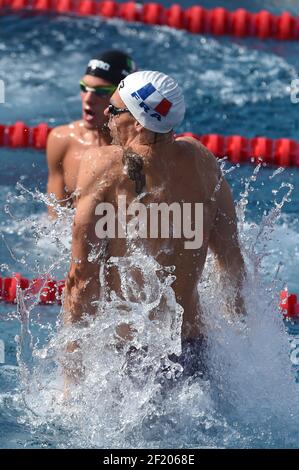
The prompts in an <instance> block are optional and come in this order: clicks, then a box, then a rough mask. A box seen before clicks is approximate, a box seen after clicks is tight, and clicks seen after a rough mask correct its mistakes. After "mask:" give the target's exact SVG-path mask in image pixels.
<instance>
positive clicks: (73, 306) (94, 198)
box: [64, 160, 104, 324]
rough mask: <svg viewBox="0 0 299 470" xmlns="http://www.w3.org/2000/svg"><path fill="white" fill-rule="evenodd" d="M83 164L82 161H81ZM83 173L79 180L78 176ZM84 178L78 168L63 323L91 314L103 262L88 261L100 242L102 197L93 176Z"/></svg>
mask: <svg viewBox="0 0 299 470" xmlns="http://www.w3.org/2000/svg"><path fill="white" fill-rule="evenodd" d="M82 162H83V160H82ZM82 173H83V176H82ZM91 173H92V172H90V174H89V175H86V172H82V166H81V167H80V171H79V176H78V186H77V190H76V192H78V193H79V196H78V197H77V209H76V215H75V218H74V223H73V231H72V259H71V266H70V270H69V274H68V277H67V282H66V290H65V303H64V311H65V323H66V324H69V323H75V322H78V321H80V320H81V319H82V316H83V314H84V313H85V314H91V315H93V314H95V313H96V309H97V307H96V306H95V305H91V303H92V301H97V300H99V295H100V286H99V270H100V263H101V262H103V261H104V260H103V259H99V257H91V256H90V253H91V250H93V252H95V253H99V252H100V249H101V246H102V244H103V240H99V239H98V238H97V236H96V223H97V221H98V218H99V217H98V216H96V215H95V211H96V206H97V205H98V204H99V203H101V202H103V194H102V193H101V192H100V191H97V190H96V182H95V179H94V175H92V174H91Z"/></svg>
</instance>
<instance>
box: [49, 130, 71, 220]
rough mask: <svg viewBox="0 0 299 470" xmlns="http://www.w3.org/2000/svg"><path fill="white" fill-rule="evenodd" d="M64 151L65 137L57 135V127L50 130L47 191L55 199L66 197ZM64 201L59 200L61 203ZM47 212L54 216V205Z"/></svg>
mask: <svg viewBox="0 0 299 470" xmlns="http://www.w3.org/2000/svg"><path fill="white" fill-rule="evenodd" d="M65 152H66V137H65V136H60V135H59V129H53V130H52V132H50V134H49V137H48V141H47V162H48V184H47V193H48V194H54V195H55V197H56V199H57V201H63V200H64V199H66V197H67V194H66V191H65V185H64V176H63V167H62V161H63V157H64V155H65ZM63 204H64V203H63V202H61V205H63ZM48 214H49V215H50V216H51V217H53V218H55V217H57V213H56V210H55V208H54V207H52V206H50V205H49V206H48Z"/></svg>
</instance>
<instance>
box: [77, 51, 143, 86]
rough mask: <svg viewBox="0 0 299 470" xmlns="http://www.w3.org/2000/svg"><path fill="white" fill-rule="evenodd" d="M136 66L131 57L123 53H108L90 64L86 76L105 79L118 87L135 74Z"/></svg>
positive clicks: (92, 60)
mask: <svg viewBox="0 0 299 470" xmlns="http://www.w3.org/2000/svg"><path fill="white" fill-rule="evenodd" d="M136 70H137V69H136V66H135V63H134V61H133V60H132V59H131V57H130V56H128V55H127V54H125V53H124V52H121V51H114V50H111V51H106V52H103V54H101V55H100V56H98V57H96V58H94V59H91V60H90V61H89V62H88V65H87V69H86V72H85V74H86V75H93V76H94V77H99V78H103V80H107V81H108V82H110V83H112V84H113V85H116V86H117V85H118V84H119V82H120V81H121V80H123V79H124V78H125V77H126V76H127V75H129V74H130V73H132V72H135V71H136Z"/></svg>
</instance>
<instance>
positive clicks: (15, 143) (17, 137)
mask: <svg viewBox="0 0 299 470" xmlns="http://www.w3.org/2000/svg"><path fill="white" fill-rule="evenodd" d="M28 144H29V127H27V126H25V124H24V123H23V122H22V121H18V122H16V123H15V124H14V125H12V126H9V146H10V147H28Z"/></svg>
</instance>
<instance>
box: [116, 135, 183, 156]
mask: <svg viewBox="0 0 299 470" xmlns="http://www.w3.org/2000/svg"><path fill="white" fill-rule="evenodd" d="M174 141H175V138H174V133H173V132H172V131H171V132H168V133H166V134H158V133H155V132H151V131H147V130H146V129H144V130H143V132H142V133H138V134H137V135H135V136H134V137H133V138H131V139H128V140H127V142H125V143H123V145H121V147H122V148H123V149H124V150H128V149H130V150H133V151H136V152H138V153H146V154H148V153H151V152H155V151H157V149H161V148H162V147H164V146H168V145H170V144H173V142H174Z"/></svg>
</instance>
